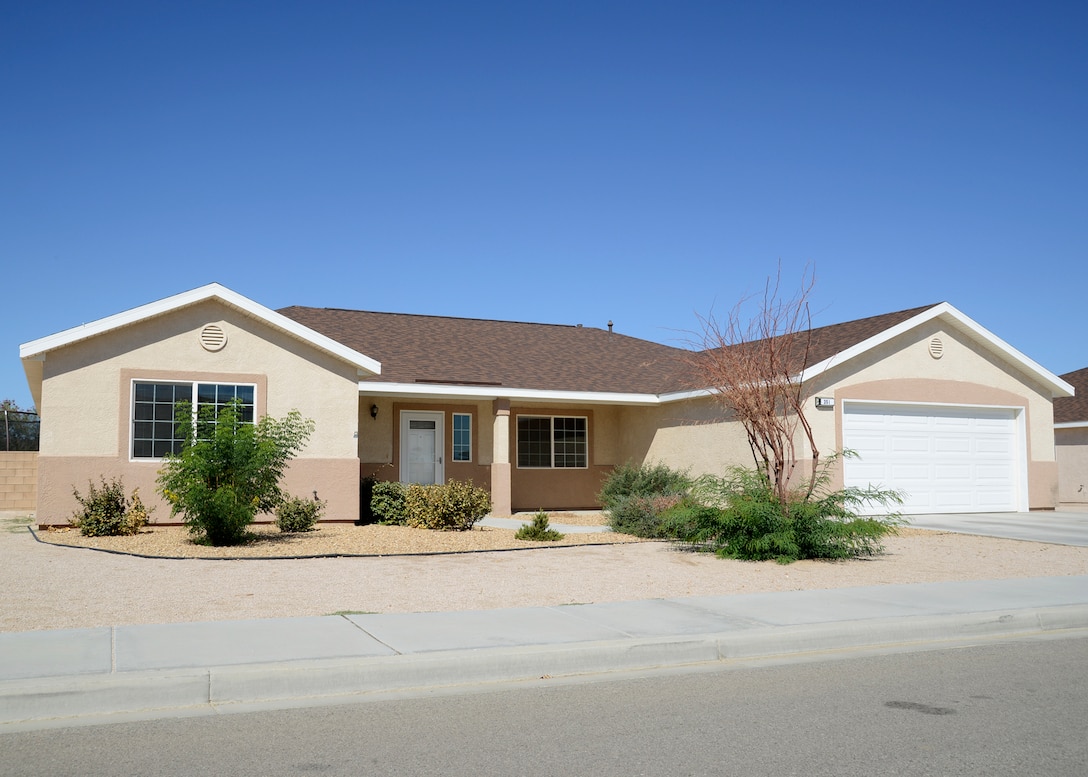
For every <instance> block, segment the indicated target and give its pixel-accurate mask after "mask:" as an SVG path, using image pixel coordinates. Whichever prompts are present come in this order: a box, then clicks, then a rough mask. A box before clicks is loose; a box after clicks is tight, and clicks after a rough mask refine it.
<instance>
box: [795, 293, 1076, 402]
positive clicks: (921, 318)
mask: <svg viewBox="0 0 1088 777" xmlns="http://www.w3.org/2000/svg"><path fill="white" fill-rule="evenodd" d="M876 319H877V320H880V319H883V320H884V321H883V322H882V323H884V324H887V326H886V328H883V329H882V330H881V331H877V332H876V333H875V334H872V335H870V336H868V337H865V338H864V339H861V340H858V341H857V342H854V343H853V344H850V345H847V343H848V342H849V339H851V338H843V339H842V343H841V344H842V345H846V347H844V348H842V349H841V350H839V351H837V352H836V353H832V354H830V355H828V356H826V357H824V358H823V359H820V360H819V361H817V360H816V359H815V358H814V359H810V365H809V366H808V367H807V368H806V369H805V370H804V372H803V373H802V374H801V378H802V379H803V380H808V379H811V378H813V377H815V376H816V375H819V374H821V373H823V372H825V371H826V370H829V369H831V368H832V367H835V366H838V365H841V364H844V363H845V362H847V361H849V360H851V359H853V358H855V357H857V356H860V355H861V354H863V353H865V352H867V351H870V350H872V349H873V348H876V347H878V346H880V345H882V344H883V343H886V342H888V341H889V340H891V339H893V338H895V337H898V336H900V335H902V334H904V333H905V332H909V331H910V330H912V329H915V328H916V327H918V326H921V325H922V324H924V323H926V322H928V321H932V320H934V319H941V320H942V321H944V322H946V323H949V324H952V325H953V326H955V327H956V328H957V329H959V330H960V331H962V332H964V333H965V334H967V336H969V337H970V338H972V339H973V340H975V341H976V342H978V343H979V344H980V345H982V346H983V347H984V348H987V349H988V350H990V351H991V352H993V353H995V354H996V355H997V356H999V357H1000V358H1001V359H1003V360H1004V361H1006V362H1008V363H1010V364H1012V365H1013V366H1014V367H1016V368H1017V369H1019V370H1021V371H1022V372H1023V373H1025V374H1026V375H1029V376H1031V377H1032V378H1034V379H1035V380H1037V381H1038V382H1039V383H1040V384H1042V385H1043V386H1045V387H1046V388H1047V389H1048V390H1049V391H1050V392H1051V394H1052V395H1053V396H1054V397H1067V396H1072V394H1073V387H1072V386H1070V385H1069V384H1068V383H1067V382H1065V381H1064V380H1062V379H1061V378H1059V377H1058V376H1057V375H1055V374H1054V373H1052V372H1050V371H1049V370H1047V369H1045V368H1043V367H1042V366H1041V365H1039V364H1038V363H1036V362H1035V361H1033V360H1032V359H1029V358H1028V357H1027V356H1025V355H1024V354H1022V353H1021V352H1020V351H1018V350H1016V349H1015V348H1013V347H1012V346H1011V345H1009V344H1008V343H1006V342H1005V341H1004V340H1002V339H1000V338H999V337H997V336H996V335H994V334H993V333H992V332H990V331H989V330H987V329H985V328H983V327H982V326H979V324H978V323H976V322H975V321H973V320H971V319H970V318H968V317H967V316H965V315H964V314H963V313H961V312H960V311H959V310H957V309H956V308H954V307H952V306H951V305H949V304H948V303H947V302H941V303H939V304H937V305H930V306H926V307H923V308H913V309H911V310H904V311H900V312H899V313H889V314H887V315H886V316H877V317H876ZM896 319H899V320H898V321H897V320H896ZM869 321H873V320H872V319H861V320H859V321H852V322H848V323H846V324H839V325H837V326H836V327H825V328H824V329H825V330H834V329H836V328H843V329H847V330H850V331H855V332H856V334H857V335H860V334H862V333H864V332H867V331H869V330H870V328H871V327H869V326H867V325H866V326H863V324H865V322H869ZM893 322H894V323H893ZM821 331H822V330H814V340H815V337H816V336H818V335H819V334H820V332H821ZM825 336H826V335H825ZM832 339H833V338H832ZM815 342H816V343H817V345H816V349H817V350H818V349H819V348H820V346H819V340H815Z"/></svg>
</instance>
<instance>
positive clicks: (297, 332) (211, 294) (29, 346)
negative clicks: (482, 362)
mask: <svg viewBox="0 0 1088 777" xmlns="http://www.w3.org/2000/svg"><path fill="white" fill-rule="evenodd" d="M210 299H218V300H220V301H221V302H223V303H224V304H227V305H230V306H231V307H234V308H237V309H238V310H240V311H242V312H244V313H246V314H248V315H250V316H252V317H254V318H256V319H258V320H259V321H263V322H264V323H266V324H268V325H269V326H271V327H273V328H275V329H279V330H281V331H283V332H286V333H287V334H289V335H292V336H294V337H297V338H298V339H300V340H303V341H304V342H307V343H309V344H310V345H312V346H314V347H315V348H318V349H320V350H322V351H326V352H328V353H330V354H332V355H333V356H337V357H339V358H341V359H343V360H344V361H346V362H348V363H350V364H353V365H354V366H355V367H356V368H357V369H358V370H359V372H360V374H370V375H380V374H381V371H382V365H381V363H380V362H378V361H376V360H375V359H371V358H370V357H369V356H366V355H365V354H361V353H359V352H358V351H356V350H354V349H352V348H348V347H347V346H345V345H343V344H341V343H338V342H337V341H336V340H333V339H332V338H330V337H326V336H325V335H323V334H321V333H320V332H315V331H314V330H312V329H310V328H309V327H306V326H303V325H302V324H300V323H298V322H297V321H294V320H292V319H290V318H287V316H284V315H282V314H280V313H277V312H276V311H274V310H270V309H269V308H266V307H265V306H264V305H260V304H258V303H256V302H254V301H253V300H251V299H249V298H248V297H243V296H242V295H241V294H238V293H237V292H234V291H231V290H230V289H228V288H227V287H225V286H222V285H220V284H218V283H209V284H208V285H206V286H201V287H200V288H197V289H193V290H191V291H185V292H182V293H181V294H175V295H174V296H172V297H167V298H165V299H161V300H158V301H156V302H150V303H148V304H146V305H141V306H139V307H136V308H132V309H131V310H126V311H124V312H121V313H117V314H115V315H112V316H107V317H106V318H100V319H98V320H97V321H92V322H91V323H89V324H83V325H81V326H77V327H72V328H71V329H66V330H64V331H63V332H58V333H56V334H53V335H49V336H47V337H42V338H39V339H38V340H32V341H30V342H29V343H24V344H23V345H20V346H19V357H20V358H21V359H29V358H32V357H44V355H45V354H46V353H47V352H48V351H52V350H54V349H56V348H61V347H63V346H66V345H71V344H72V343H75V342H79V341H80V340H86V339H87V338H90V337H95V336H96V335H100V334H105V333H106V332H110V331H113V330H115V329H120V328H121V327H124V326H129V325H131V324H136V323H139V322H141V321H144V320H146V319H149V318H153V317H155V316H161V315H163V314H165V313H170V312H172V311H175V310H179V309H181V308H184V307H188V306H190V305H195V304H197V303H200V302H204V301H206V300H210Z"/></svg>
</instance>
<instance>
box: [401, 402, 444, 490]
mask: <svg viewBox="0 0 1088 777" xmlns="http://www.w3.org/2000/svg"><path fill="white" fill-rule="evenodd" d="M444 418H445V414H444V413H433V412H426V411H422V410H405V411H403V412H402V413H401V415H400V480H401V482H402V483H420V484H422V485H430V484H431V483H443V482H445V476H444V472H443V467H442V451H443V437H442V422H443V419H444Z"/></svg>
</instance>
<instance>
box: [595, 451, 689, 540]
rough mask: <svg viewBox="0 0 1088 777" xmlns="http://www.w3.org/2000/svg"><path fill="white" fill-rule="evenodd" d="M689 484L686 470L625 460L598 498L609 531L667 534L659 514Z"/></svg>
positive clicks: (669, 505) (638, 534)
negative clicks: (605, 515)
mask: <svg viewBox="0 0 1088 777" xmlns="http://www.w3.org/2000/svg"><path fill="white" fill-rule="evenodd" d="M691 485H692V480H691V478H690V477H689V476H688V474H687V473H686V472H680V471H678V470H674V469H670V468H669V467H667V466H665V465H664V464H634V463H632V462H627V463H626V464H622V465H620V466H619V467H616V468H615V469H613V470H612V472H611V473H610V474H609V476H608V477H607V478H606V479H605V481H604V484H603V485H602V486H601V491H600V493H599V494H597V499H598V500H599V501H600V503H601V506H602V507H604V509H605V511H606V512H607V513H608V525H609V526H610V527H611V528H612V531H615V532H620V533H621V534H633V535H635V536H636V537H649V538H660V537H666V536H669V534H668V531H667V530H666V527H665V526H664V525H663V524H662V521H661V514H662V513H663V512H664V511H665V510H668V509H670V508H672V507H674V506H675V505H676V504H677V503H679V502H680V501H681V500H682V499H683V497H684V495H685V494H687V493H688V491H690V490H691Z"/></svg>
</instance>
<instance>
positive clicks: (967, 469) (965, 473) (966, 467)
mask: <svg viewBox="0 0 1088 777" xmlns="http://www.w3.org/2000/svg"><path fill="white" fill-rule="evenodd" d="M971 476H972V468H971V465H970V464H934V465H933V479H934V480H935V481H937V482H940V481H942V480H945V481H952V482H955V483H963V482H965V481H967V482H969V481H970V480H971Z"/></svg>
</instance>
